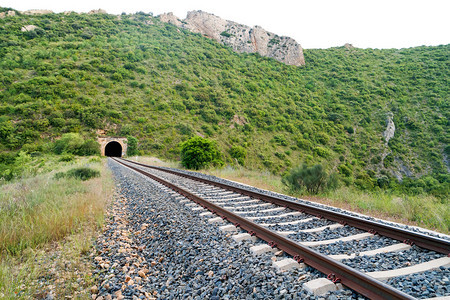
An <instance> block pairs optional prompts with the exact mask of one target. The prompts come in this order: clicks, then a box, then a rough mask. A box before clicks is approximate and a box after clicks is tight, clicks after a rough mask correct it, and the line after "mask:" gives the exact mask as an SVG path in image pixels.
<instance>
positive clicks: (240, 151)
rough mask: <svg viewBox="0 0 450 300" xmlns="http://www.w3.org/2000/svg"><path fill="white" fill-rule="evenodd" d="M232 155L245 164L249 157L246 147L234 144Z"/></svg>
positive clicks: (241, 163) (231, 150)
mask: <svg viewBox="0 0 450 300" xmlns="http://www.w3.org/2000/svg"><path fill="white" fill-rule="evenodd" d="M230 155H231V157H232V158H234V159H236V160H237V162H238V163H239V164H240V165H242V166H243V165H244V160H245V158H246V157H247V151H246V150H245V149H244V147H241V146H233V147H231V149H230Z"/></svg>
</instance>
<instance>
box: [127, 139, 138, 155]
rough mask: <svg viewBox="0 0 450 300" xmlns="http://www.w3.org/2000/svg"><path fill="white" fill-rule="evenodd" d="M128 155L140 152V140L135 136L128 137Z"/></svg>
mask: <svg viewBox="0 0 450 300" xmlns="http://www.w3.org/2000/svg"><path fill="white" fill-rule="evenodd" d="M127 142H128V146H127V155H128V156H133V155H137V154H138V140H137V138H135V137H134V136H128V137H127Z"/></svg>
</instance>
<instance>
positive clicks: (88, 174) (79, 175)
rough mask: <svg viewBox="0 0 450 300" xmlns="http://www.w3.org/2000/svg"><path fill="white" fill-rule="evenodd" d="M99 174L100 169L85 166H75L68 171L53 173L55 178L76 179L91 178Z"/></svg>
mask: <svg viewBox="0 0 450 300" xmlns="http://www.w3.org/2000/svg"><path fill="white" fill-rule="evenodd" d="M99 176H100V171H97V170H94V169H91V168H86V167H81V168H75V169H71V170H69V171H67V172H66V173H64V172H58V173H56V174H55V179H60V178H65V177H67V178H76V179H80V180H83V181H85V180H89V179H91V178H94V177H99Z"/></svg>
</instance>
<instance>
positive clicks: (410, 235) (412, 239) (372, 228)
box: [124, 159, 450, 255]
mask: <svg viewBox="0 0 450 300" xmlns="http://www.w3.org/2000/svg"><path fill="white" fill-rule="evenodd" d="M124 160H125V161H127V162H130V163H134V164H137V165H140V166H143V167H147V168H152V169H155V170H160V171H164V172H167V173H172V174H175V175H178V176H182V177H185V178H189V179H192V180H196V181H200V182H203V183H207V184H210V185H215V186H218V187H221V188H223V189H227V190H231V191H233V192H236V193H240V194H242V195H245V196H249V197H252V198H256V199H260V200H263V201H265V202H269V203H273V204H276V205H279V206H284V207H287V208H290V209H293V210H296V211H300V212H303V213H307V214H310V215H313V216H316V217H319V218H325V219H328V220H330V221H335V222H338V223H340V224H343V225H349V226H352V227H355V228H359V229H362V230H365V231H367V232H369V233H372V234H379V235H382V236H386V237H389V238H392V239H395V240H398V241H401V242H403V243H406V244H409V245H414V244H415V245H417V246H419V247H421V248H425V249H429V250H433V251H436V252H438V253H442V254H445V255H450V241H448V240H445V239H442V238H439V237H434V236H429V235H426V234H423V233H419V232H414V231H411V230H407V229H403V228H399V227H396V226H391V225H388V224H382V223H379V222H376V221H371V220H367V219H363V218H360V217H356V216H351V215H348V214H344V213H340V212H336V211H331V210H327V209H325V208H320V207H316V206H312V205H308V204H306V203H298V202H294V201H291V200H286V199H282V198H280V197H275V196H269V195H265V194H262V193H258V192H255V191H249V190H247V189H243V188H239V187H235V186H232V185H229V184H225V183H220V182H215V181H210V180H208V179H204V178H200V177H196V176H193V175H189V174H185V173H182V172H177V171H175V170H168V169H165V168H161V167H155V166H149V165H146V164H142V163H138V162H135V161H132V160H127V159H124Z"/></svg>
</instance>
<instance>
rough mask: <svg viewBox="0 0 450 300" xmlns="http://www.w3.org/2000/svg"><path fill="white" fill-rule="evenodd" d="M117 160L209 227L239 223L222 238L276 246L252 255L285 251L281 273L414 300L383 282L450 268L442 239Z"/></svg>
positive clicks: (262, 247)
mask: <svg viewBox="0 0 450 300" xmlns="http://www.w3.org/2000/svg"><path fill="white" fill-rule="evenodd" d="M114 160H115V161H117V162H119V163H121V164H122V165H125V166H127V167H129V168H131V169H133V170H135V171H137V172H139V173H141V174H143V175H145V176H148V177H150V178H152V179H154V180H156V181H158V182H160V183H161V184H163V185H165V186H167V187H168V188H170V189H172V190H173V191H175V192H176V193H179V194H181V195H182V196H183V197H185V198H187V199H189V200H191V201H193V202H195V203H197V204H193V203H192V202H190V201H187V200H181V201H185V203H186V205H192V206H194V207H192V209H193V210H198V211H202V213H201V214H202V215H204V216H211V218H210V219H209V222H222V221H223V220H226V221H228V222H230V223H231V224H233V225H231V226H230V225H226V226H222V227H221V228H222V229H223V231H241V230H242V231H245V232H246V233H241V234H239V235H236V236H234V238H236V239H237V238H239V239H240V238H242V239H248V238H252V237H255V236H256V237H258V238H260V239H262V240H264V241H266V242H267V243H268V245H270V246H268V245H267V244H261V245H258V246H255V247H253V248H254V249H253V250H252V251H254V253H261V252H264V251H273V249H280V250H282V251H284V252H286V253H287V254H289V255H291V257H292V258H288V259H285V260H281V261H280V262H277V263H278V264H276V265H277V266H278V268H280V269H281V270H283V269H284V268H287V267H289V266H292V265H294V266H297V267H301V266H302V265H303V264H307V265H310V266H312V267H314V268H315V269H317V270H319V271H321V272H322V273H324V274H325V275H326V276H327V278H328V279H329V280H330V281H331V282H333V283H334V284H338V285H339V284H343V285H345V286H347V287H349V288H351V289H353V290H355V291H357V292H358V293H360V294H362V295H364V296H366V297H369V298H371V299H413V298H414V297H412V296H410V295H408V294H406V293H404V292H402V291H400V290H398V289H396V288H394V287H392V286H391V285H389V284H386V283H385V282H384V281H386V280H389V279H391V278H397V277H399V276H410V274H414V273H417V272H426V271H428V270H431V269H436V268H438V269H439V268H441V269H443V270H448V269H446V268H445V266H448V265H449V264H450V258H449V257H448V254H449V253H450V241H449V240H447V239H444V238H442V237H437V236H431V235H427V234H424V233H421V232H415V231H411V230H406V229H404V228H400V227H397V226H392V225H389V224H385V223H380V222H376V221H374V220H368V219H364V218H361V217H357V216H353V215H349V214H345V213H343V212H339V211H333V210H329V209H325V208H322V207H317V206H314V205H309V204H307V203H301V202H295V201H292V200H286V199H283V198H282V197H277V196H276V195H268V194H266V193H261V192H258V191H255V190H252V189H249V188H242V187H238V186H236V185H231V184H226V183H222V182H215V181H210V180H208V179H205V178H201V177H197V176H194V175H191V174H187V173H185V172H181V171H176V170H172V169H170V170H169V169H167V168H159V167H152V166H147V165H144V164H140V163H137V162H132V161H129V160H123V159H120V160H119V159H114ZM214 215H217V216H218V217H217V216H216V217H214ZM238 228H240V229H238ZM336 244H337V245H339V247H337V248H339V249H338V250H337V249H336V247H335V245H336ZM405 252H410V253H409V255H410V257H411V256H412V257H416V259H414V261H412V262H408V261H407V262H406V265H408V263H409V264H410V266H407V267H404V265H405V262H404V261H403V263H402V259H401V255H403V253H405ZM385 256H388V257H390V258H391V259H392V258H393V259H397V263H393V262H392V263H389V262H387V258H386V257H385ZM367 257H371V258H376V259H379V260H381V261H382V262H383V263H382V265H383V264H388V266H387V267H382V268H381V269H383V270H380V268H376V267H373V266H370V263H369V264H368V263H364V262H363V260H364V259H365V258H367ZM389 265H390V266H389ZM395 267H398V268H395ZM447 272H448V271H447ZM444 274H446V273H444ZM449 290H450V288H449Z"/></svg>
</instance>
